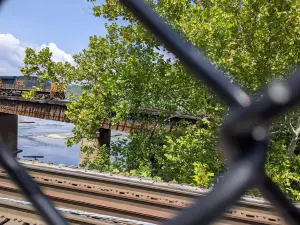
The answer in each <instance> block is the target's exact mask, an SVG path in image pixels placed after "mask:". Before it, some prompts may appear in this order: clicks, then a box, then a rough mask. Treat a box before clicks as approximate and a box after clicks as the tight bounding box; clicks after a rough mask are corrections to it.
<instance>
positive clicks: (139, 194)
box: [0, 162, 282, 224]
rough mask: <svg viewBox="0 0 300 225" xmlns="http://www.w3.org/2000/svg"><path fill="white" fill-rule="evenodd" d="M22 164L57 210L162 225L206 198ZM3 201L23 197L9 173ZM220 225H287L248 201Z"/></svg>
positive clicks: (1, 183)
mask: <svg viewBox="0 0 300 225" xmlns="http://www.w3.org/2000/svg"><path fill="white" fill-rule="evenodd" d="M22 164H23V165H24V166H25V168H26V169H27V171H28V172H29V174H30V175H31V176H32V178H33V179H34V180H35V181H36V182H37V183H39V185H40V187H41V188H42V190H44V192H45V193H46V195H47V196H48V197H50V199H51V200H52V201H53V202H54V204H56V205H57V206H60V207H66V208H73V209H77V210H81V211H89V212H93V213H100V214H105V215H110V216H117V217H123V218H128V219H134V220H140V221H144V222H151V223H156V224H159V223H161V222H164V221H166V220H167V219H170V218H173V217H174V216H175V215H177V214H178V213H179V212H180V211H181V210H182V209H184V208H186V207H188V206H191V205H193V204H194V203H195V200H196V198H198V197H201V196H204V195H205V194H206V192H204V191H203V190H199V191H196V190H190V189H189V188H188V187H187V188H186V187H181V188H179V187H178V185H174V186H167V185H166V184H165V183H163V184H162V183H159V184H158V185H155V184H153V183H151V182H148V183H147V182H141V181H138V180H136V179H130V178H126V177H124V178H123V179H122V177H121V176H116V177H110V176H108V175H103V174H92V173H90V172H89V173H83V172H80V171H76V169H70V168H65V169H64V168H63V167H60V168H59V166H52V168H49V167H47V166H46V165H45V166H35V165H30V163H28V162H23V163H22ZM53 167H56V168H53ZM72 170H73V171H72ZM0 197H11V198H15V199H23V198H22V195H21V194H20V193H19V192H18V189H17V188H16V187H15V186H14V185H13V184H12V183H11V181H10V180H9V177H8V176H7V174H6V173H5V172H4V171H1V173H0ZM218 223H240V224H241V223H250V224H282V219H281V218H280V217H279V216H278V215H277V213H276V212H275V211H274V209H273V208H272V207H271V206H270V205H268V204H266V203H257V202H255V201H249V200H243V201H240V202H238V203H237V204H236V206H235V207H234V208H232V209H228V210H226V212H225V214H224V216H223V218H222V219H221V221H218Z"/></svg>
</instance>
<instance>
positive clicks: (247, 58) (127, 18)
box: [21, 0, 300, 199]
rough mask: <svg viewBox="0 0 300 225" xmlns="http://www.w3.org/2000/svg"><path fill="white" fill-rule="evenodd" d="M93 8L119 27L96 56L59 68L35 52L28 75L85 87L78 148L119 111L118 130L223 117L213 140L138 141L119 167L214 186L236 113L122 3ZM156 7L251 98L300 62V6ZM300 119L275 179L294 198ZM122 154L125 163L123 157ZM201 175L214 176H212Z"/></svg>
mask: <svg viewBox="0 0 300 225" xmlns="http://www.w3.org/2000/svg"><path fill="white" fill-rule="evenodd" d="M89 2H93V5H94V8H93V12H94V15H95V16H99V17H104V18H106V19H107V20H109V21H110V23H109V24H106V28H107V31H108V34H107V35H106V36H105V37H97V36H93V37H90V43H89V46H88V48H87V49H85V50H83V51H82V52H80V53H78V54H77V55H75V56H74V60H75V63H76V65H75V66H74V67H73V66H71V65H69V64H63V63H54V62H53V61H52V60H51V53H49V52H47V50H42V51H44V52H39V53H35V52H34V51H33V50H32V49H31V50H30V49H28V50H27V51H26V58H25V61H24V62H25V66H24V67H23V68H22V70H21V71H22V72H23V73H24V74H29V75H30V74H32V73H33V72H34V73H35V74H37V75H38V76H39V77H41V79H46V78H47V79H49V78H51V80H55V79H59V80H63V81H64V82H66V83H68V82H69V83H70V82H73V83H76V84H78V85H81V86H82V90H83V92H82V95H81V96H80V97H79V99H77V100H76V101H74V102H73V103H71V104H70V105H69V106H68V114H67V115H68V117H69V118H70V119H71V120H72V121H73V122H74V124H75V125H76V128H75V129H74V134H75V136H74V138H73V139H71V140H70V142H69V144H72V143H76V142H78V141H80V140H81V139H82V138H83V137H87V138H90V139H92V138H94V137H95V134H96V130H97V129H99V124H100V123H101V121H102V120H103V118H106V117H108V116H109V115H110V113H111V112H115V113H116V117H115V118H114V120H115V121H120V120H122V118H124V116H125V115H127V114H128V113H129V112H131V113H137V112H138V110H140V109H141V108H163V109H167V110H171V111H181V112H183V113H188V114H192V115H203V114H204V115H206V116H211V117H213V118H214V122H211V124H210V125H209V126H208V128H207V130H206V131H204V130H203V129H202V128H199V127H196V128H195V127H194V126H190V127H188V128H186V130H185V131H184V132H183V131H182V132H175V133H171V134H170V133H168V134H167V133H165V131H163V130H160V131H158V132H157V133H156V134H153V135H152V136H151V135H150V134H148V135H145V134H131V142H130V143H129V144H128V145H125V146H124V144H122V143H121V145H116V146H113V149H114V150H113V154H114V155H115V156H116V158H117V160H115V161H114V162H113V163H112V164H111V165H110V166H113V167H114V168H117V169H118V170H119V171H125V172H126V171H137V173H139V172H140V173H142V174H144V175H147V176H158V177H161V178H163V179H166V180H176V181H179V182H188V183H195V184H201V185H204V186H207V185H206V183H207V182H208V181H209V180H210V177H211V176H212V173H218V172H219V171H220V169H222V168H223V165H222V163H217V164H216V165H217V166H214V165H213V162H215V161H216V162H219V158H218V157H219V156H218V152H217V148H216V145H215V144H212V143H215V141H216V138H217V132H216V131H217V129H218V126H219V125H220V121H221V119H222V117H223V116H222V115H223V114H224V112H225V111H226V110H227V109H226V107H224V106H222V105H221V104H220V103H219V102H218V100H217V99H216V98H215V97H214V95H213V94H211V93H210V92H209V91H208V90H207V89H206V88H205V87H204V86H203V85H202V84H200V85H199V84H198V83H197V82H196V81H195V80H193V79H192V78H190V77H189V76H188V71H187V70H186V69H185V68H184V67H183V66H182V65H181V63H180V62H179V61H178V60H177V58H176V57H174V56H173V55H172V54H170V53H169V52H168V51H167V50H166V49H165V48H164V46H163V45H162V44H161V43H160V42H159V41H157V40H156V39H155V38H154V37H153V35H152V34H150V33H149V32H147V31H146V30H145V28H144V27H143V26H142V25H141V23H140V22H139V21H137V20H136V19H135V18H134V17H133V16H132V15H131V14H130V13H129V12H128V11H127V10H125V9H124V8H123V6H121V5H120V4H119V3H118V0H107V1H106V2H105V3H104V4H102V5H97V1H93V0H89ZM147 2H148V3H149V4H150V5H151V6H152V7H153V8H154V10H155V11H157V12H158V13H159V14H160V15H161V16H162V17H163V18H164V19H165V20H166V21H167V22H168V23H169V24H171V25H172V26H173V28H174V29H176V30H178V31H179V32H181V33H182V35H183V36H184V37H186V38H187V40H188V41H190V42H191V43H192V44H194V45H195V46H196V47H198V48H199V49H200V50H201V51H202V52H203V53H204V55H205V56H206V57H207V58H208V59H209V60H210V61H212V63H213V64H214V65H215V66H217V67H218V68H219V69H221V70H223V71H225V72H226V73H227V74H228V76H229V77H230V78H231V79H232V80H234V81H236V82H238V83H239V84H241V85H242V86H243V88H245V89H246V90H248V91H249V92H250V93H251V94H254V93H255V92H257V91H258V90H259V89H260V88H262V86H263V85H264V84H265V83H266V82H268V81H270V80H272V79H274V78H275V77H277V78H284V77H285V76H286V74H288V72H291V71H292V70H293V69H294V67H293V66H294V65H295V64H297V63H299V59H300V57H299V56H300V55H299V54H300V51H299V49H300V39H299V37H300V2H299V1H294V0H282V1H268V0H266V1H259V0H230V1H229V0H207V1H198V0H194V1H192V0H155V1H154V0H148V1H147ZM299 115H300V114H299V113H298V112H297V111H296V112H294V113H289V114H287V115H286V116H283V117H282V118H280V119H278V120H277V121H276V122H275V123H274V124H273V125H272V128H271V132H272V133H273V135H274V137H273V139H272V142H271V145H270V147H271V150H272V151H271V153H270V154H269V156H268V166H267V170H268V172H269V173H270V174H271V175H272V177H273V178H274V179H275V180H276V179H277V178H276V176H277V175H275V174H276V173H277V172H278V174H279V175H278V176H279V177H285V179H286V180H285V181H284V182H283V180H282V179H279V178H278V179H277V180H278V182H279V184H280V185H281V188H283V189H285V187H286V186H287V183H288V182H290V183H293V185H292V187H291V189H292V190H293V191H295V192H289V194H290V195H291V196H292V197H293V198H294V199H296V198H298V194H297V193H298V191H297V190H298V189H297V188H296V187H297V185H298V184H297V181H294V180H293V181H292V178H290V177H293V174H295V173H296V172H297V170H298V169H295V168H298V164H297V163H298V161H297V160H295V159H294V158H293V157H290V156H289V155H288V154H287V151H288V152H289V153H290V155H293V154H294V153H295V152H296V149H297V140H298V136H299V132H298V130H299V127H300V124H299V123H298V122H297V121H298V118H299ZM166 118H167V115H166ZM289 127H290V129H289ZM291 128H293V129H291ZM195 129H196V130H195ZM289 146H290V147H289ZM287 149H289V150H287ZM204 150H205V154H204V153H203V152H204ZM175 153H176V154H175ZM196 153H197V154H196ZM118 154H122V157H119V158H118V157H117V156H118ZM174 154H175V155H174ZM124 156H126V157H124ZM153 156H154V158H155V159H153ZM279 156H282V157H284V158H285V159H286V161H287V163H286V164H285V165H284V166H283V167H282V168H284V169H282V168H281V167H279V166H278V165H277V164H276V163H275V162H277V161H276V160H278V157H279ZM149 159H153V160H149ZM204 159H205V160H204ZM100 161H101V160H100ZM93 165H94V164H93ZM271 165H272V166H271ZM288 165H289V166H288ZM159 166H163V168H164V169H163V171H162V170H161V171H159V170H158V169H157V168H159ZM181 167H182V168H181ZM279 168H281V169H279ZM164 171H166V172H164ZM274 171H276V173H275V172H274ZM295 171H296V172H295ZM134 173H136V172H134ZM201 173H203V174H206V175H205V177H202V175H201ZM280 174H281V175H280ZM284 174H289V176H286V175H284ZM199 177H200V178H199ZM199 179H202V180H199ZM204 181H205V182H204ZM285 190H286V189H285Z"/></svg>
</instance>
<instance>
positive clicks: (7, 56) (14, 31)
mask: <svg viewBox="0 0 300 225" xmlns="http://www.w3.org/2000/svg"><path fill="white" fill-rule="evenodd" d="M103 2H104V0H98V2H97V4H102V3H103ZM92 6H93V5H92V3H90V2H87V0H51V1H47V0H19V1H18V0H7V1H6V3H5V4H4V5H3V7H2V9H1V11H0V76H1V75H8V76H12V75H21V73H20V70H19V68H20V66H21V65H22V64H23V59H24V56H25V54H24V51H25V49H26V47H33V48H34V49H35V50H36V51H39V50H40V49H41V48H43V47H46V46H47V47H49V48H50V50H51V51H52V52H53V60H55V61H69V62H72V60H73V58H72V55H74V54H76V53H78V52H80V51H81V50H82V49H84V48H87V46H88V43H89V36H91V35H98V36H104V35H105V34H106V29H105V27H104V24H105V22H106V21H105V20H104V19H103V18H99V17H94V16H93V14H92Z"/></svg>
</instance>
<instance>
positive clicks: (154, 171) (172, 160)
mask: <svg viewBox="0 0 300 225" xmlns="http://www.w3.org/2000/svg"><path fill="white" fill-rule="evenodd" d="M201 126H202V127H201ZM209 126H213V125H210V124H209ZM129 139H130V140H131V141H130V142H129V143H127V142H128V141H127V140H120V141H119V142H117V143H115V144H114V145H113V146H112V155H113V157H114V161H113V167H115V168H118V170H119V171H122V172H129V171H132V170H137V171H138V174H139V175H141V174H140V172H141V171H142V172H143V174H144V176H151V177H157V178H160V179H162V180H166V181H176V182H179V183H194V184H201V185H204V186H205V187H207V186H208V184H209V183H210V181H211V178H212V174H214V173H219V172H220V171H221V170H222V168H223V163H222V161H221V160H220V156H219V152H218V150H217V148H216V135H215V127H209V128H208V129H207V127H203V124H202V123H199V124H195V125H189V126H188V127H186V126H185V125H184V124H182V125H181V126H179V127H177V128H176V130H174V131H173V132H172V133H170V132H168V131H166V130H164V129H160V130H159V132H155V133H153V134H152V135H147V134H146V135H141V134H131V135H130V136H129ZM141 149H142V151H141ZM200 178H203V180H202V181H200V180H199V179H200ZM201 182H203V183H201Z"/></svg>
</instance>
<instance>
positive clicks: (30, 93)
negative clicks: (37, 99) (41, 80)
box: [22, 86, 42, 100]
mask: <svg viewBox="0 0 300 225" xmlns="http://www.w3.org/2000/svg"><path fill="white" fill-rule="evenodd" d="M41 90H42V88H41V87H36V86H33V88H32V90H30V91H25V92H23V93H22V97H23V98H24V99H26V100H31V99H33V98H34V96H35V95H36V92H37V91H41Z"/></svg>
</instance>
